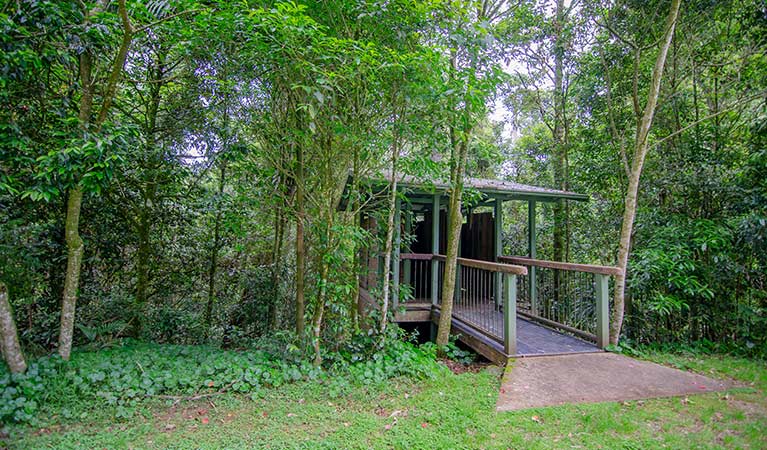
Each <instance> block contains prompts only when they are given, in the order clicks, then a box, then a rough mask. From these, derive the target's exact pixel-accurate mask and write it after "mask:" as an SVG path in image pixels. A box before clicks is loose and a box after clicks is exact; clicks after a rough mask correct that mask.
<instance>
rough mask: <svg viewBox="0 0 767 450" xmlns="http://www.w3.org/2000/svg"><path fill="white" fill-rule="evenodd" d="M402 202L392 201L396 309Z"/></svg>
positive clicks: (394, 299) (396, 305)
mask: <svg viewBox="0 0 767 450" xmlns="http://www.w3.org/2000/svg"><path fill="white" fill-rule="evenodd" d="M401 223H402V202H401V200H400V199H399V198H397V201H396V202H394V249H393V252H392V253H393V255H392V259H391V263H392V267H391V274H392V285H391V293H392V296H391V297H392V310H393V311H396V309H397V308H398V307H399V262H400V250H401V249H400V247H401V244H402V228H401V226H400V224H401Z"/></svg>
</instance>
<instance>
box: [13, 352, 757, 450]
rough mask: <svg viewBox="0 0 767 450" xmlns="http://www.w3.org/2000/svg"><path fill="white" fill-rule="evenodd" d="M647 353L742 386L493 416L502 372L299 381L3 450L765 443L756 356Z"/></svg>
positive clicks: (56, 432)
mask: <svg viewBox="0 0 767 450" xmlns="http://www.w3.org/2000/svg"><path fill="white" fill-rule="evenodd" d="M648 358H649V359H651V360H655V361H658V362H662V363H664V364H669V365H672V366H676V367H680V368H684V369H692V370H695V371H697V372H700V373H703V374H706V375H709V376H713V377H724V378H734V379H736V380H738V381H739V382H740V383H741V384H742V385H743V387H739V388H735V389H732V390H730V391H729V392H726V393H712V394H703V395H695V396H689V397H685V398H666V399H655V400H645V401H632V402H625V403H602V404H589V405H568V406H560V407H550V408H540V409H532V410H525V411H518V412H507V413H497V412H495V403H496V400H497V394H498V388H499V383H500V381H499V376H498V375H499V371H498V370H482V371H480V372H479V373H464V374H460V375H456V374H453V373H450V372H447V371H446V372H445V373H444V374H443V375H440V376H438V377H437V378H435V379H432V380H426V381H419V382H415V381H410V380H397V381H393V382H391V383H389V384H388V385H384V386H377V387H375V388H370V387H357V388H353V389H352V390H351V391H350V393H349V394H348V395H346V396H344V397H333V396H330V395H329V394H328V393H327V392H325V391H324V390H323V388H322V386H320V385H318V384H313V383H299V384H293V385H287V386H283V387H280V388H279V389H273V390H267V391H264V394H263V397H261V398H255V399H251V398H248V397H244V396H235V395H224V396H220V397H215V398H210V399H204V400H199V401H195V402H180V403H178V404H176V405H168V404H166V403H162V402H157V403H153V404H147V405H146V406H145V407H144V408H143V409H142V414H141V415H138V416H137V417H135V418H133V419H130V420H126V421H121V422H115V421H114V419H108V418H107V417H106V415H105V416H104V417H89V418H87V419H85V420H83V421H81V422H68V423H65V424H60V425H53V426H50V427H46V428H44V429H40V428H30V427H26V428H14V429H11V437H10V439H9V440H8V441H7V445H8V446H9V447H10V448H34V449H37V448H56V449H66V448H88V449H90V448H110V449H112V448H135V449H140V448H141V449H143V448H183V449H187V448H193V449H222V448H232V449H239V448H307V449H318V448H402V449H420V448H423V449H433V448H444V449H455V448H606V449H614V448H625V449H647V448H754V449H763V448H767V433H766V432H765V429H766V428H767V397H765V392H767V372H766V371H765V365H764V362H760V361H752V360H746V359H738V358H733V357H725V356H690V355H688V356H684V355H681V356H680V355H671V354H666V353H654V354H649V355H648Z"/></svg>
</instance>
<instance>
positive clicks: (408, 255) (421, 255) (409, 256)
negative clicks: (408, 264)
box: [399, 253, 434, 261]
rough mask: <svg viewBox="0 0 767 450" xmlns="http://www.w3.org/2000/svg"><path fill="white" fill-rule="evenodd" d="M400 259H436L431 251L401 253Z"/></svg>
mask: <svg viewBox="0 0 767 450" xmlns="http://www.w3.org/2000/svg"><path fill="white" fill-rule="evenodd" d="M399 259H401V260H403V261H404V260H420V261H431V260H432V259H434V255H432V254H431V253H400V255H399Z"/></svg>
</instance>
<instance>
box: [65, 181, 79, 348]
mask: <svg viewBox="0 0 767 450" xmlns="http://www.w3.org/2000/svg"><path fill="white" fill-rule="evenodd" d="M82 201H83V190H82V188H80V187H79V186H78V187H75V188H72V189H70V190H69V198H68V200H67V219H66V224H65V226H64V235H65V240H66V243H67V274H66V277H65V279H64V298H63V299H62V302H61V328H60V331H59V355H61V357H62V358H63V359H65V360H68V359H69V355H70V353H71V352H72V336H73V335H74V326H75V308H76V305H77V290H78V286H79V283H80V266H81V265H82V262H83V250H84V245H83V240H82V238H80V233H79V231H78V230H79V228H80V210H81V207H82Z"/></svg>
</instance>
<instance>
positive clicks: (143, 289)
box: [132, 205, 151, 339]
mask: <svg viewBox="0 0 767 450" xmlns="http://www.w3.org/2000/svg"><path fill="white" fill-rule="evenodd" d="M147 209H148V206H147V205H144V207H143V208H142V209H141V211H140V212H139V219H138V230H137V231H138V249H137V252H136V304H135V305H134V311H133V332H132V334H133V337H134V338H136V339H138V338H139V337H140V336H141V329H142V324H143V319H144V311H145V308H146V303H147V297H148V294H147V291H148V288H149V257H150V253H151V248H150V243H149V229H150V226H151V225H150V223H149V221H150V217H149V216H150V215H149V211H147Z"/></svg>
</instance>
